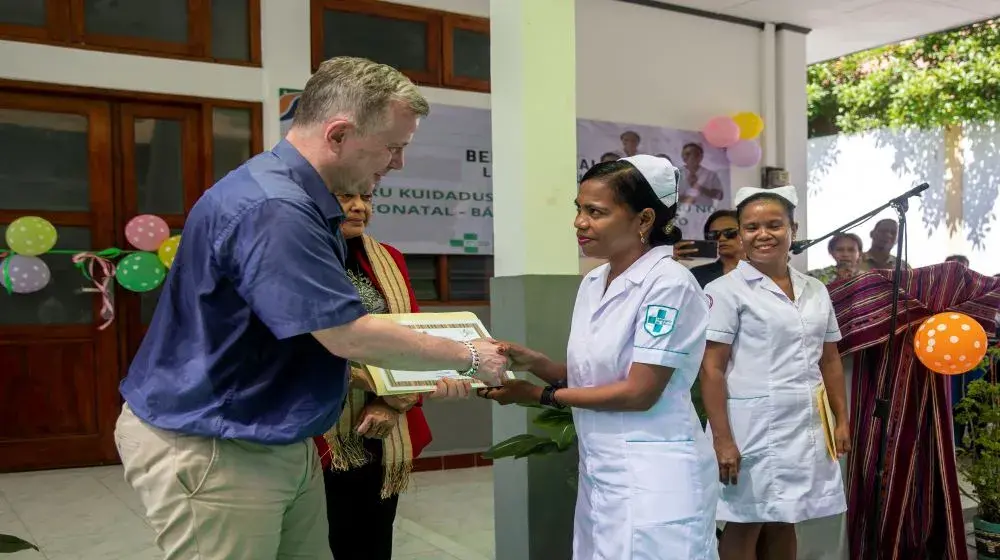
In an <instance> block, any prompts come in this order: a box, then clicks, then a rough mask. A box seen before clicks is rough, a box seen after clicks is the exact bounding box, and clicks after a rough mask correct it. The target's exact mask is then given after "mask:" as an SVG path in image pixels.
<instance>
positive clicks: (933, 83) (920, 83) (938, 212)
mask: <svg viewBox="0 0 1000 560" xmlns="http://www.w3.org/2000/svg"><path fill="white" fill-rule="evenodd" d="M807 94H808V111H809V137H810V138H816V137H823V136H830V135H836V134H858V133H870V134H873V135H874V136H875V141H876V145H877V146H880V147H882V146H891V147H892V148H893V153H894V154H895V162H894V164H893V169H894V170H895V171H897V172H899V173H906V174H908V175H911V176H916V177H920V178H922V180H928V181H930V182H931V183H932V185H931V186H932V190H931V191H929V192H928V193H927V194H926V195H925V199H928V198H929V199H930V200H931V201H932V203H931V204H924V205H923V216H922V219H923V223H924V227H925V229H927V230H928V231H930V230H933V229H934V228H936V227H938V226H939V225H940V224H942V223H943V224H945V225H946V226H947V228H948V231H949V234H950V235H951V236H953V237H954V236H957V235H964V236H965V237H966V239H967V240H968V241H969V242H971V244H972V246H973V247H977V246H981V245H982V243H984V240H985V237H986V234H987V232H988V231H989V229H990V227H991V223H992V222H993V221H995V215H994V213H993V211H992V210H993V207H994V205H995V203H996V199H997V197H998V194H1000V178H998V177H997V175H996V173H995V169H993V167H994V166H995V161H994V160H993V156H992V154H993V153H995V152H996V149H995V146H996V145H997V143H998V142H997V140H998V139H1000V129H998V127H997V123H998V121H1000V19H995V20H989V21H984V22H980V23H975V24H972V25H968V26H966V27H962V28H960V29H953V30H949V31H943V32H940V33H934V34H931V35H926V36H924V37H920V38H917V39H911V40H907V41H903V42H901V43H897V44H894V45H888V46H885V47H879V48H876V49H871V50H868V51H864V52H860V53H856V54H851V55H847V56H843V57H840V58H837V59H834V60H829V61H827V62H822V63H818V64H814V65H812V66H810V67H809V69H808V81H807ZM967 140H968V141H967ZM969 146H971V147H972V152H971V153H972V157H971V158H969V157H967V156H968V154H969V153H970V151H969ZM942 152H943V156H944V157H943V159H944V161H943V163H944V175H943V183H944V188H943V189H934V188H933V187H934V186H935V185H934V181H935V177H941V168H940V167H938V162H940V161H941V159H940V158H941V153H942ZM838 154H839V149H838V147H837V140H836V138H833V139H831V141H829V142H826V143H822V149H818V150H814V151H813V153H811V154H810V157H811V158H812V161H811V162H810V167H811V169H812V173H811V175H812V176H811V177H810V179H811V181H816V180H818V179H819V177H821V176H822V175H823V173H825V171H826V170H828V169H829V168H830V167H831V166H832V165H834V163H835V162H836V160H837V156H838ZM966 185H968V192H965V191H964V189H965V186H966ZM935 197H936V198H937V199H938V200H937V201H934V198H935ZM963 230H964V231H963Z"/></svg>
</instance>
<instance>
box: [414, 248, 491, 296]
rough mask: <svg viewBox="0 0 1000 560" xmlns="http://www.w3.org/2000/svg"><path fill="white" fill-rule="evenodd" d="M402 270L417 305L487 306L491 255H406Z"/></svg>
mask: <svg viewBox="0 0 1000 560" xmlns="http://www.w3.org/2000/svg"><path fill="white" fill-rule="evenodd" d="M406 267H407V269H409V272H410V284H411V285H412V286H413V292H414V294H415V295H416V297H417V301H418V302H420V304H421V305H454V306H479V305H489V304H490V279H491V278H493V256H492V255H406Z"/></svg>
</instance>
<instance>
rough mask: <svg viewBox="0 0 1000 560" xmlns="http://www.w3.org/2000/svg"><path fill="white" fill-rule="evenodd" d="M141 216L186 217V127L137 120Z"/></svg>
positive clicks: (162, 122)
mask: <svg viewBox="0 0 1000 560" xmlns="http://www.w3.org/2000/svg"><path fill="white" fill-rule="evenodd" d="M134 129H135V131H134V133H135V151H134V153H135V188H136V198H137V200H138V203H139V214H183V213H184V143H183V139H184V123H182V122H181V121H176V120H168V119H135V124H134Z"/></svg>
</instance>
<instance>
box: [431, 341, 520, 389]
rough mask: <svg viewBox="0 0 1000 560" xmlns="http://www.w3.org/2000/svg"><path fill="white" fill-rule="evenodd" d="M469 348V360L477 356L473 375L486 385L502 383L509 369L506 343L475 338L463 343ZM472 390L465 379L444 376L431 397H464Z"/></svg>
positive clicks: (469, 383) (470, 383)
mask: <svg viewBox="0 0 1000 560" xmlns="http://www.w3.org/2000/svg"><path fill="white" fill-rule="evenodd" d="M465 344H466V346H467V347H468V348H469V351H470V354H472V356H470V360H473V361H474V360H475V359H476V358H478V361H479V364H478V367H477V368H476V372H475V373H474V374H473V377H474V378H475V379H477V380H478V381H482V382H483V383H485V384H486V386H487V387H499V386H501V385H503V383H504V380H505V379H506V377H507V371H508V370H509V369H510V358H509V357H508V356H507V353H508V352H509V350H508V345H505V344H502V343H499V342H497V341H496V340H492V339H476V340H470V341H469V342H467V343H465ZM471 390H472V382H471V381H469V380H467V379H460V378H459V379H456V378H450V379H449V378H445V379H441V380H439V381H438V382H437V386H436V389H435V390H434V392H433V393H431V394H430V395H429V396H430V397H431V398H445V399H448V398H465V397H468V396H469V393H470V392H471Z"/></svg>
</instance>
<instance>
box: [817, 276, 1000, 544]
mask: <svg viewBox="0 0 1000 560" xmlns="http://www.w3.org/2000/svg"><path fill="white" fill-rule="evenodd" d="M892 274H893V273H892V272H891V271H888V270H883V271H873V272H868V273H864V274H862V275H861V276H858V277H855V278H852V279H849V280H846V281H843V282H836V283H834V284H831V285H830V286H829V289H830V297H831V299H832V300H833V305H834V308H835V309H836V312H837V319H838V321H839V323H840V329H841V332H842V333H843V335H844V339H843V340H842V341H841V342H840V351H841V354H842V355H846V354H851V353H854V354H855V355H854V376H853V391H852V407H851V428H852V432H853V448H854V453H852V454H851V456H850V467H849V469H848V488H849V489H848V495H847V500H848V510H847V511H848V513H847V518H848V530H849V535H850V546H851V555H850V558H852V559H867V558H874V557H875V556H873V555H871V554H870V553H869V551H867V550H866V547H867V545H868V543H867V542H866V538H865V536H866V531H867V530H868V524H869V523H872V522H873V521H874V520H873V519H872V515H873V512H874V505H875V504H874V502H873V493H874V491H875V489H874V482H875V469H876V465H877V461H878V454H879V448H878V442H877V438H878V431H877V429H878V428H877V424H876V420H875V417H874V411H875V399H876V396H877V389H878V388H879V387H880V386H881V385H882V384H884V383H888V384H890V385H889V387H890V389H889V392H888V394H889V398H890V407H891V409H890V416H889V423H888V426H887V429H886V437H887V441H888V448H887V453H888V455H887V457H886V463H885V465H886V470H885V477H884V479H883V486H882V491H883V494H882V495H883V500H884V501H883V509H882V519H880V520H878V522H879V526H880V533H879V539H878V547H879V553H880V554H879V556H878V558H882V559H892V560H913V559H917V558H921V559H925V558H926V559H938V558H941V559H949V560H966V558H967V557H968V556H967V550H966V544H965V528H964V524H963V521H962V506H961V500H960V496H959V490H958V476H957V473H956V470H955V442H954V433H953V431H952V420H951V403H950V400H949V397H948V391H947V387H948V385H949V383H950V379H949V378H948V377H946V376H943V375H937V374H934V373H932V372H930V371H929V370H927V368H925V367H924V366H923V365H922V364H921V363H920V362H919V361H918V360H917V358H916V356H915V355H914V351H913V335H914V333H915V331H916V328H917V327H918V326H919V325H920V323H921V322H922V321H923V320H924V319H926V318H927V317H930V316H931V315H934V314H937V313H940V312H943V311H956V312H959V313H964V314H966V315H969V316H970V317H972V318H974V319H976V320H978V321H979V322H980V323H981V324H982V325H983V327H984V328H986V332H993V330H994V328H995V325H994V316H995V315H996V312H997V309H1000V279H998V278H993V277H989V276H983V275H980V274H977V273H975V272H973V271H971V270H969V269H968V268H966V267H964V266H961V265H959V264H957V263H945V264H941V265H936V266H931V267H926V268H920V269H917V270H912V271H907V270H904V271H903V272H902V276H901V278H900V291H901V292H902V295H901V297H900V301H899V313H898V318H897V325H898V328H897V332H898V333H899V334H900V338H898V339H897V349H898V350H897V351H898V352H899V356H900V357H899V360H897V365H896V368H895V371H892V372H889V371H886V370H887V369H888V351H887V346H888V345H887V344H886V343H887V341H888V336H889V318H890V316H891V314H892V313H891V296H892V280H891V279H892Z"/></svg>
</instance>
